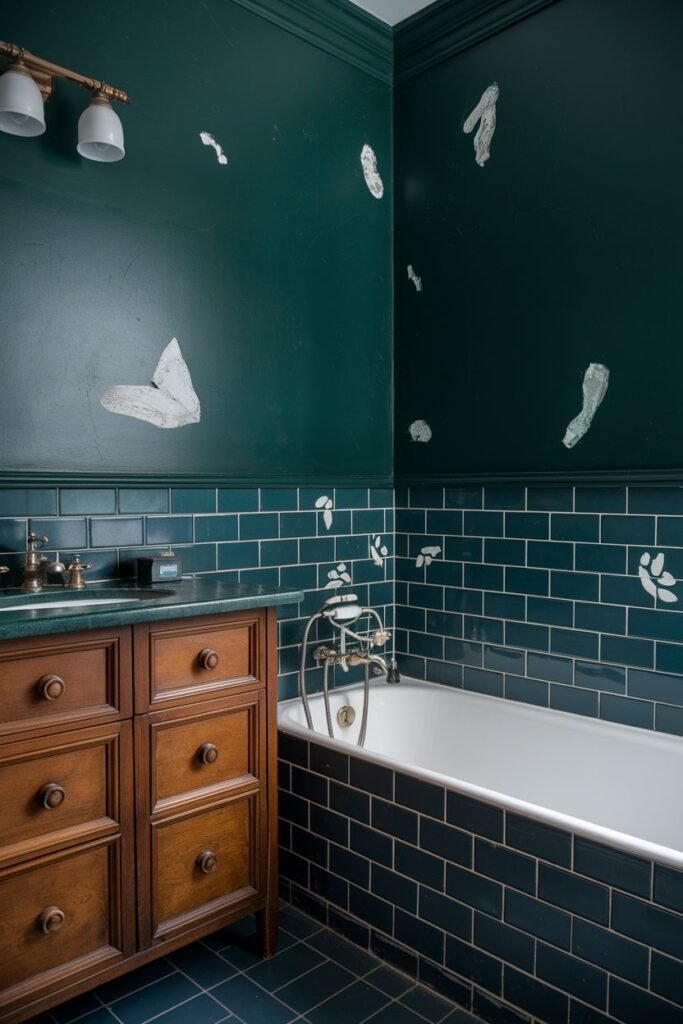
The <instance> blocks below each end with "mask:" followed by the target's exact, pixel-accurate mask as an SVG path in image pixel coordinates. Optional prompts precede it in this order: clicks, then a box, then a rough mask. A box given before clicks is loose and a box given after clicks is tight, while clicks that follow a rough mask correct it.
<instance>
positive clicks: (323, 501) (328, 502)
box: [315, 494, 334, 530]
mask: <svg viewBox="0 0 683 1024" xmlns="http://www.w3.org/2000/svg"><path fill="white" fill-rule="evenodd" d="M315 507H316V508H318V509H321V510H322V514H323V522H324V524H325V529H326V530H330V529H331V528H332V509H333V508H334V501H333V500H332V498H330V497H328V495H327V494H321V495H320V497H319V498H318V499H317V501H316V503H315Z"/></svg>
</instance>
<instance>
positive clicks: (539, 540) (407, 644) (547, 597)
mask: <svg viewBox="0 0 683 1024" xmlns="http://www.w3.org/2000/svg"><path fill="white" fill-rule="evenodd" d="M425 547H438V548H440V552H439V554H438V555H437V556H435V557H434V558H433V559H432V561H431V564H422V565H418V564H416V563H419V562H420V561H421V560H420V558H419V555H420V553H421V551H422V549H423V548H425ZM660 554H661V555H662V556H663V559H662V558H660V559H657V555H660ZM645 555H647V556H649V558H645V559H644V560H645V561H646V562H647V565H646V566H642V565H641V558H643V557H644V556H645ZM396 556H397V557H396V580H397V582H396V626H397V634H396V645H397V650H398V651H400V652H401V655H402V657H401V658H400V661H401V663H402V669H403V671H404V672H407V673H409V674H410V675H413V676H416V677H417V678H420V679H428V680H431V681H434V682H441V683H448V684H450V685H453V686H464V687H465V689H469V690H476V691H478V692H480V693H487V694H493V695H495V696H499V697H507V698H509V699H511V700H517V701H525V702H528V703H531V704H538V705H542V706H549V707H551V708H555V709H558V710H562V711H570V712H573V713H574V714H582V715H591V716H594V717H600V718H603V719H607V720H609V721H613V722H620V723H623V724H626V725H635V726H639V727H641V728H646V729H656V730H658V731H661V732H668V733H673V734H676V735H683V488H681V487H629V488H625V487H576V488H574V487H540V486H539V487H537V486H530V487H516V486H510V487H486V488H481V487H471V488H446V489H444V488H417V489H410V490H409V491H407V490H402V491H397V493H396ZM640 568H643V571H644V575H645V576H646V579H647V580H649V582H650V590H652V589H654V590H656V591H657V596H652V594H651V592H648V591H647V590H646V589H645V587H644V586H643V582H642V580H641V578H640V576H639V569H640ZM667 574H669V575H667ZM672 578H673V579H672ZM678 580H681V582H680V583H679V582H678Z"/></svg>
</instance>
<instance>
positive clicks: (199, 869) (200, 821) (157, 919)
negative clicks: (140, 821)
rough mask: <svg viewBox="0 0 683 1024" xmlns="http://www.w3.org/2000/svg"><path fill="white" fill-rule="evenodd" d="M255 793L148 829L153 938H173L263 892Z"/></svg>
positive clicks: (257, 810) (258, 811) (245, 903)
mask: <svg viewBox="0 0 683 1024" xmlns="http://www.w3.org/2000/svg"><path fill="white" fill-rule="evenodd" d="M260 819H261V800H260V796H259V793H258V792H252V793H250V794H246V795H244V796H239V797H234V798H233V799H231V800H228V801H225V802H224V803H222V804H219V805H216V806H213V807H210V808H208V809H203V810H200V811H194V812H189V813H187V814H184V815H180V816H178V817H174V818H169V819H162V820H160V821H157V822H155V823H154V824H153V825H152V836H151V847H152V849H151V854H152V856H151V868H152V879H153V882H152V887H151V930H152V936H151V937H152V939H153V940H154V941H159V940H161V939H167V938H171V937H172V936H174V935H178V934H180V933H182V932H184V931H188V930H189V929H191V928H192V927H195V926H196V925H198V924H200V923H205V922H207V921H210V920H211V919H212V918H216V919H218V918H220V916H221V915H222V914H225V912H226V911H228V910H238V909H239V907H240V906H242V905H244V907H245V912H248V904H249V903H250V902H252V903H253V901H254V898H255V897H258V896H259V895H260V893H261V892H262V891H263V883H264V878H263V868H262V863H261V862H262V858H261V833H262V822H261V820H260Z"/></svg>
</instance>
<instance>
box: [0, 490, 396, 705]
mask: <svg viewBox="0 0 683 1024" xmlns="http://www.w3.org/2000/svg"><path fill="white" fill-rule="evenodd" d="M322 495H325V496H326V497H327V498H328V499H330V500H331V501H332V502H333V508H332V509H331V512H332V522H331V524H330V526H329V528H328V526H327V523H326V522H325V512H324V510H323V509H319V508H316V502H317V501H318V499H319V498H320V497H321V496H322ZM327 504H329V501H328V502H327ZM328 511H329V510H328ZM29 517H31V525H32V528H33V530H34V532H36V533H39V534H44V535H45V536H47V537H48V538H49V542H48V544H47V546H46V548H45V553H46V555H47V556H48V557H49V558H50V560H51V561H52V560H53V559H54V558H55V557H56V556H57V555H59V557H60V558H61V559H62V560H63V561H64V562H68V560H69V558H70V556H71V555H72V554H74V553H76V552H77V553H79V554H81V556H82V558H83V561H84V562H85V561H87V562H92V563H93V569H92V570H91V571H90V572H89V573H88V574H87V578H88V579H89V580H93V581H95V580H98V581H99V580H115V579H120V578H130V577H132V576H134V575H135V559H136V557H137V556H138V555H141V554H145V553H150V552H157V551H163V550H168V549H169V546H172V547H173V550H174V551H175V553H176V554H177V555H178V556H179V557H180V558H181V559H182V565H183V572H185V573H193V574H195V573H196V574H200V575H203V574H216V573H218V574H220V576H221V578H223V579H228V580H234V581H235V582H240V583H265V584H268V585H279V584H282V585H284V586H289V587H296V588H298V589H300V590H303V591H304V592H305V599H304V600H303V601H302V602H301V603H300V605H299V606H297V605H290V606H287V607H286V608H283V609H282V610H281V613H282V616H283V617H282V618H281V620H280V623H279V662H280V663H279V673H280V694H281V696H283V697H291V696H293V695H294V693H295V692H296V685H297V676H296V670H297V665H298V658H299V642H300V639H301V634H302V627H303V622H304V619H305V618H307V617H308V616H309V615H310V614H311V613H312V612H313V611H315V610H316V609H317V608H318V607H319V606H320V605H321V604H322V603H323V601H325V600H326V598H327V597H329V596H331V595H332V594H333V593H335V590H334V589H326V588H327V587H328V585H329V584H330V582H332V581H331V580H330V579H329V577H328V573H329V572H332V571H335V572H336V571H337V567H338V566H339V565H340V563H343V565H344V566H345V571H346V572H347V573H348V574H349V575H350V576H351V579H352V588H351V587H346V590H349V589H353V592H354V593H356V594H357V595H358V597H359V599H360V600H361V601H362V602H364V603H369V604H371V605H372V606H373V607H375V608H377V609H378V610H379V611H380V614H382V615H383V617H384V619H385V621H386V622H387V623H389V624H391V622H392V614H393V557H392V555H393V530H394V511H393V491H392V489H391V488H384V489H369V488H366V487H359V488H343V487H338V488H336V489H335V488H334V487H328V488H316V489H312V488H297V487H291V488H288V487H282V488H260V489H259V488H250V489H232V490H228V489H216V488H175V487H174V488H128V487H119V488H114V487H111V488H109V487H107V488H62V489H56V488H34V489H26V490H21V489H9V488H5V489H0V563H2V564H7V565H9V566H10V567H11V568H12V569H13V572H12V573H11V574H8V575H6V576H3V577H2V582H1V583H0V593H2V588H5V587H10V586H16V584H17V582H18V580H19V578H20V568H21V564H22V557H23V556H22V554H21V553H22V552H23V551H24V550H25V548H26V537H27V533H28V520H29ZM377 536H381V537H382V544H383V546H386V547H387V548H388V551H389V555H388V556H387V558H386V559H385V560H384V564H383V565H377V564H376V561H375V560H374V559H373V558H372V557H371V554H370V545H371V544H373V543H374V541H375V538H376V537H377ZM314 638H315V634H314ZM319 676H320V672H319V671H318V670H315V669H314V670H312V674H311V683H310V686H311V689H313V688H314V687H316V686H317V685H318V683H319V679H318V677H319ZM347 679H348V677H347Z"/></svg>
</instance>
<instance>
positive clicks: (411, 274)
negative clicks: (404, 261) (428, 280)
mask: <svg viewBox="0 0 683 1024" xmlns="http://www.w3.org/2000/svg"><path fill="white" fill-rule="evenodd" d="M408 280H409V281H412V282H413V284H414V285H415V291H416V292H421V291H422V278H421V277H418V276H417V274H416V273H415V271H414V269H413V265H412V263H409V264H408Z"/></svg>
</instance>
